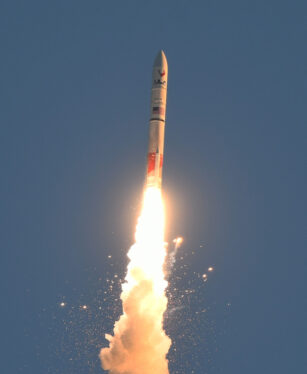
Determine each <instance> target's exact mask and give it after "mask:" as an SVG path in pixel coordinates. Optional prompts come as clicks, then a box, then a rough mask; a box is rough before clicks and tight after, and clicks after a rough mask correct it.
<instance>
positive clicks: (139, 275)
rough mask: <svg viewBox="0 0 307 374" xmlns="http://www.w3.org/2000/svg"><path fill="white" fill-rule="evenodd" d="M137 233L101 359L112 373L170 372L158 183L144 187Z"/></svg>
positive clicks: (162, 226) (161, 216)
mask: <svg viewBox="0 0 307 374" xmlns="http://www.w3.org/2000/svg"><path fill="white" fill-rule="evenodd" d="M135 239H136V242H135V244H134V245H133V246H132V247H131V248H130V250H129V252H128V257H129V259H130V262H129V264H128V270H127V275H126V278H125V283H124V284H123V285H122V293H121V300H122V303H123V314H122V315H121V317H120V319H119V320H118V321H117V322H116V323H115V325H114V336H111V335H106V339H107V340H108V341H109V342H110V344H109V347H108V348H103V349H102V350H101V352H100V359H101V363H102V367H103V369H105V370H109V372H110V374H168V372H169V371H168V360H167V359H166V354H167V352H168V350H169V348H170V345H171V340H170V338H169V337H168V336H166V334H165V332H164V330H163V314H164V312H165V311H166V308H167V298H166V296H165V289H166V287H167V281H166V280H165V275H164V272H163V265H164V261H165V257H166V248H165V243H164V207H163V201H162V196H161V190H160V189H157V188H149V189H147V190H146V191H145V195H144V203H143V209H142V212H141V215H140V217H139V220H138V224H137V230H136V235H135Z"/></svg>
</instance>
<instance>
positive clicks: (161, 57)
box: [154, 49, 167, 67]
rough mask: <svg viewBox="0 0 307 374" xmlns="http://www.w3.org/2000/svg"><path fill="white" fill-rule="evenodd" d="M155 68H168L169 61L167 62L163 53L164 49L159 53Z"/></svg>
mask: <svg viewBox="0 0 307 374" xmlns="http://www.w3.org/2000/svg"><path fill="white" fill-rule="evenodd" d="M154 66H159V67H160V66H165V67H166V66H167V60H166V57H165V54H164V52H163V51H162V49H161V50H160V51H159V52H158V54H157V56H156V59H155V62H154Z"/></svg>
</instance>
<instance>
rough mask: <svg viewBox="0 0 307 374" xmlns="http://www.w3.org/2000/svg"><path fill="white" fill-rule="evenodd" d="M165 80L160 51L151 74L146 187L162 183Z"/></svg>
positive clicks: (164, 60)
mask: <svg viewBox="0 0 307 374" xmlns="http://www.w3.org/2000/svg"><path fill="white" fill-rule="evenodd" d="M167 78H168V66H167V60H166V57H165V54H164V52H163V51H160V52H159V53H158V55H157V57H156V59H155V62H154V66H153V72H152V88H151V116H150V122H149V144H148V156H147V176H146V187H157V188H161V183H162V167H163V150H164V127H165V114H166V96H167Z"/></svg>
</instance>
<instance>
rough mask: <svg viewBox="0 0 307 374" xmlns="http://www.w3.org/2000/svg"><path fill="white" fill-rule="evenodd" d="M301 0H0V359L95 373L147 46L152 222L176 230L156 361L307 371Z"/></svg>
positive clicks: (123, 219) (132, 176)
mask: <svg viewBox="0 0 307 374" xmlns="http://www.w3.org/2000/svg"><path fill="white" fill-rule="evenodd" d="M306 11H307V6H306V3H305V2H303V1H300V0H296V1H292V2H290V1H272V0H269V1H257V2H251V1H232V2H230V1H224V0H221V1H189V2H188V1H183V0H182V1H156V2H154V3H153V2H144V1H113V2H107V1H101V0H100V1H96V0H95V1H91V2H83V1H79V0H77V1H57V0H55V1H52V2H49V1H27V2H25V1H2V3H1V5H0V29H1V32H0V41H1V51H2V52H1V59H0V66H1V69H0V79H1V85H0V98H1V103H2V105H1V111H0V123H1V137H0V139H1V140H0V141H1V147H0V149H1V158H0V162H1V172H2V178H1V184H0V189H1V190H0V191H1V196H2V199H1V201H2V203H1V215H0V217H1V231H2V233H1V264H2V272H1V277H2V281H1V284H2V288H3V290H2V298H3V299H2V308H1V315H2V318H1V320H2V322H3V326H2V342H1V351H2V355H3V358H2V371H3V372H5V373H6V374H16V373H21V374H41V373H52V374H54V373H61V374H63V373H65V374H70V373H76V372H79V373H91V374H93V373H95V374H96V373H100V372H102V370H101V369H100V367H99V361H98V352H99V348H100V347H102V346H103V345H105V344H106V341H105V340H104V337H103V334H104V333H105V332H107V333H109V332H111V329H112V325H113V322H114V320H115V319H116V318H117V317H118V315H119V313H120V304H119V301H118V296H119V292H120V289H119V281H118V280H117V281H116V280H115V279H114V274H118V279H122V278H123V276H124V272H125V266H126V262H127V259H126V256H125V253H126V251H127V249H128V248H129V247H130V245H131V244H132V242H133V233H134V227H135V223H136V218H137V214H138V211H139V208H140V203H141V192H142V186H143V181H144V170H145V160H146V147H147V136H148V119H149V105H150V84H151V68H152V64H153V59H154V57H155V55H156V53H157V51H158V50H159V49H163V50H164V51H165V53H166V56H167V59H168V64H169V90H168V107H167V122H166V145H165V167H164V181H163V184H164V196H165V201H166V205H167V238H166V239H167V240H168V241H169V242H171V240H172V239H173V238H174V237H175V236H177V235H182V236H183V237H184V238H185V241H184V244H183V246H182V248H181V249H180V253H179V257H178V261H177V263H176V267H175V269H174V271H173V274H172V276H171V278H170V286H169V295H170V313H169V314H168V316H167V320H166V329H167V331H168V333H169V334H170V336H171V338H172V339H173V347H172V349H171V351H170V355H169V359H170V372H171V374H190V373H195V374H204V373H208V374H216V373H227V374H232V373H236V374H237V373H249V374H254V373H257V374H258V373H259V372H260V373H269V374H271V373H279V374H288V373H291V372H292V373H294V372H295V373H303V372H305V371H306V370H307V359H306V348H307V343H306V317H305V316H306V290H305V284H306V260H307V258H306V135H307V130H306V57H307V56H306V55H307V53H306ZM108 256H112V257H111V258H110V257H108ZM209 266H214V272H212V274H211V273H210V276H209V277H208V281H207V282H204V281H203V280H202V277H201V275H202V274H203V273H205V272H206V271H207V268H208V267H209ZM112 282H114V283H112ZM110 285H112V287H110ZM185 290H192V293H188V294H186V293H185ZM61 302H65V307H60V306H59V304H60V303H61ZM82 305H87V306H88V309H87V310H86V311H85V310H82V308H80V306H82Z"/></svg>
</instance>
